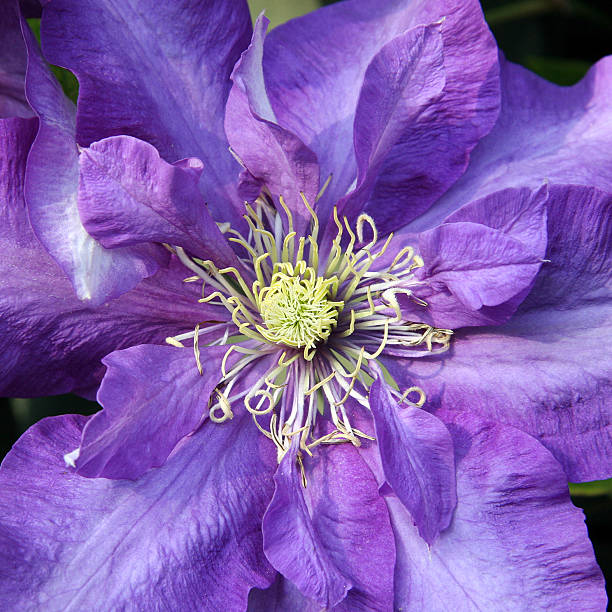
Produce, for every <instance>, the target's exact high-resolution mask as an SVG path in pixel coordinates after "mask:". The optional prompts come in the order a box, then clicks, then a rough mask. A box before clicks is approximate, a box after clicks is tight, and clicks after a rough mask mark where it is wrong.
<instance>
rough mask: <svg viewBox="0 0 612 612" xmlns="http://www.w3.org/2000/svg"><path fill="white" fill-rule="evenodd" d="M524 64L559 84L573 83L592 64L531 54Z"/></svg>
mask: <svg viewBox="0 0 612 612" xmlns="http://www.w3.org/2000/svg"><path fill="white" fill-rule="evenodd" d="M524 64H525V66H526V67H527V68H529V70H533V71H534V72H535V73H536V74H539V75H540V76H541V77H544V78H545V79H547V80H548V81H552V82H553V83H557V85H573V84H574V83H577V82H578V81H579V80H580V79H581V78H582V77H583V76H584V75H585V74H586V73H587V71H588V69H589V68H590V67H591V65H590V64H589V63H588V62H583V61H581V60H568V59H560V58H556V57H538V56H534V55H529V56H527V57H526V58H525V61H524Z"/></svg>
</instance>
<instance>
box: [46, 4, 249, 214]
mask: <svg viewBox="0 0 612 612" xmlns="http://www.w3.org/2000/svg"><path fill="white" fill-rule="evenodd" d="M82 32H87V36H86V37H83V36H82V35H81V33H82ZM41 36H42V43H43V49H44V52H45V56H46V57H47V58H48V59H49V61H50V62H52V63H54V64H57V65H59V66H64V67H66V68H69V69H70V70H71V71H72V72H74V73H75V74H76V76H77V77H78V79H79V84H80V89H79V104H78V114H77V141H78V143H79V144H80V145H81V146H87V145H89V144H91V143H92V142H93V141H95V140H100V139H102V138H106V137H108V136H116V135H119V134H127V135H130V136H134V137H136V138H140V139H141V140H146V141H147V142H150V143H151V144H152V145H154V146H155V148H157V150H158V151H159V152H160V153H161V155H162V157H164V159H166V160H167V161H169V162H174V161H177V160H179V159H183V158H187V157H198V158H199V159H201V160H203V162H204V166H205V171H204V172H203V174H202V183H201V185H202V190H203V193H204V196H205V198H206V201H207V202H208V204H209V206H210V207H211V212H212V214H213V217H215V218H216V219H217V220H219V221H227V220H228V217H230V216H232V217H235V218H237V219H240V218H241V214H242V213H241V212H240V204H241V202H240V201H236V193H235V187H234V184H235V181H236V178H237V176H238V171H239V166H238V164H236V162H235V161H234V160H233V159H232V157H231V155H230V154H229V152H228V148H227V147H228V145H227V140H226V138H225V134H224V131H223V115H224V108H225V102H226V100H227V95H228V93H229V89H230V80H229V76H230V73H231V71H232V68H233V66H234V64H235V63H236V61H237V60H238V58H239V56H240V53H241V52H242V51H243V50H244V49H245V48H246V47H247V45H248V44H249V39H250V37H251V18H250V15H249V10H248V7H247V3H246V2H245V1H244V0H213V1H212V2H204V3H203V2H201V1H200V0H187V1H185V2H162V3H160V2H158V1H157V0H146V1H145V2H143V1H142V0H138V1H136V0H126V1H124V2H119V3H116V2H112V1H111V0H104V1H103V2H99V1H97V0H95V1H94V0H60V1H59V2H56V1H54V2H52V3H50V4H49V5H48V6H46V7H45V9H44V11H43V19H42V27H41Z"/></svg>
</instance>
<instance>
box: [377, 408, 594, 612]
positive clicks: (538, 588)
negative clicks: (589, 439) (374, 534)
mask: <svg viewBox="0 0 612 612" xmlns="http://www.w3.org/2000/svg"><path fill="white" fill-rule="evenodd" d="M445 420H446V421H447V423H448V424H449V429H450V431H451V433H452V436H453V441H454V444H455V452H456V457H457V493H458V503H457V509H456V511H455V515H454V518H453V522H452V523H451V525H450V527H449V528H448V530H446V531H445V532H443V533H442V534H441V535H440V537H439V539H438V540H437V541H436V542H434V543H433V544H432V545H431V546H430V547H428V546H427V545H426V544H425V542H424V541H423V540H422V539H421V538H420V537H418V534H417V532H416V529H415V528H414V527H413V526H412V525H411V520H410V516H409V515H408V514H407V512H406V510H405V509H404V508H403V507H402V506H401V504H400V502H399V500H397V499H395V498H393V497H389V498H387V502H388V506H389V510H390V513H391V517H392V522H393V528H394V531H395V535H396V543H397V554H398V563H397V566H396V572H395V605H394V609H402V610H407V611H409V612H412V611H414V612H417V611H421V610H427V611H428V612H429V611H431V612H445V611H446V610H449V609H452V610H458V611H461V612H473V611H475V610H533V609H538V610H560V611H561V610H568V611H569V610H575V609H580V610H585V612H587V611H588V612H596V611H597V612H599V611H600V610H604V609H605V606H606V595H605V589H604V581H603V577H602V575H601V572H600V570H599V568H598V567H597V563H596V562H595V557H594V555H593V549H592V547H591V544H590V542H589V540H588V535H587V531H586V527H585V525H584V517H583V515H582V512H581V511H580V510H578V509H576V508H575V507H574V506H573V505H572V503H571V501H570V497H569V493H568V490H567V484H566V481H565V474H564V473H563V471H562V469H561V467H560V466H559V464H558V463H557V462H556V461H555V460H554V458H553V457H552V456H551V455H550V453H548V451H546V450H545V449H544V448H543V447H542V446H541V445H540V444H539V443H538V442H537V441H536V440H534V439H533V438H531V437H530V436H528V435H526V434H524V433H522V432H520V431H518V430H516V429H514V428H512V427H508V426H501V425H491V424H487V423H486V422H484V421H482V420H481V419H480V418H478V417H475V415H470V414H469V413H467V412H460V413H457V414H456V415H454V416H452V417H450V418H448V419H445Z"/></svg>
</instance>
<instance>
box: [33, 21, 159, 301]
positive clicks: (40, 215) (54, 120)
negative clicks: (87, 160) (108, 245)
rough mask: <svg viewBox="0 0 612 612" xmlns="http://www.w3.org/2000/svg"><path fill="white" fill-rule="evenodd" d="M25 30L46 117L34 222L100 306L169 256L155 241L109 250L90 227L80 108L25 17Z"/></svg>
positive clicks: (80, 288) (37, 158) (37, 146)
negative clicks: (83, 195)
mask: <svg viewBox="0 0 612 612" xmlns="http://www.w3.org/2000/svg"><path fill="white" fill-rule="evenodd" d="M23 32H24V36H25V38H26V42H27V46H28V72H27V82H26V93H27V96H28V100H29V102H30V104H31V105H32V108H34V110H35V111H36V113H37V114H38V116H39V120H40V127H39V131H38V134H37V136H36V140H35V141H34V144H33V145H32V149H31V152H30V155H29V157H28V165H27V172H26V184H25V197H26V201H27V204H28V213H29V217H30V222H31V224H32V227H33V229H34V231H35V233H36V235H37V236H38V238H39V239H40V241H41V242H42V243H43V245H44V246H45V248H46V249H47V251H49V253H50V254H51V256H52V257H53V258H54V259H55V260H56V261H57V262H58V264H59V265H60V267H61V268H62V270H64V272H65V274H66V275H67V276H68V278H70V280H71V281H72V283H73V285H74V288H75V291H76V293H77V295H78V296H79V298H80V299H82V300H87V301H88V302H90V303H91V304H92V305H94V306H97V305H99V304H101V303H103V302H105V301H107V300H109V299H112V298H115V297H117V296H119V295H121V294H122V293H125V292H126V291H129V290H130V289H132V288H133V287H134V286H136V285H137V284H138V283H139V282H140V281H141V280H142V279H143V278H146V277H147V276H151V275H152V274H154V273H155V271H156V270H157V269H158V268H159V266H160V264H163V263H165V262H166V261H167V257H166V255H165V254H164V253H163V252H162V251H159V250H158V248H157V247H152V246H149V245H140V246H137V247H130V248H124V249H115V250H113V251H108V250H106V249H104V248H103V247H102V246H101V245H100V244H98V243H97V242H96V241H95V240H94V239H93V238H92V237H91V236H89V234H87V232H86V231H85V228H84V227H83V225H82V224H81V220H80V219H79V214H78V210H77V187H78V180H79V165H78V163H79V162H78V149H77V145H76V142H75V139H74V110H75V109H74V106H73V105H72V102H70V101H69V100H68V99H67V98H66V97H65V96H64V94H63V92H62V90H61V87H60V86H59V83H58V82H57V81H56V80H55V78H54V76H53V75H52V74H51V72H50V71H49V69H48V68H47V66H46V65H45V64H44V62H43V60H42V57H41V56H40V51H39V49H38V45H37V43H36V40H35V39H34V35H33V34H32V32H31V31H30V29H29V28H28V27H27V25H25V23H24V25H23Z"/></svg>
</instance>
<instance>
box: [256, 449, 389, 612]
mask: <svg viewBox="0 0 612 612" xmlns="http://www.w3.org/2000/svg"><path fill="white" fill-rule="evenodd" d="M296 440H297V438H296ZM296 453H297V445H295V444H294V445H293V447H292V449H291V450H290V451H289V452H288V453H287V455H286V456H285V458H284V459H283V461H281V464H280V466H279V468H278V471H277V473H276V475H275V477H274V481H275V483H276V487H275V491H274V496H273V498H272V501H271V502H270V505H269V506H268V509H267V511H266V514H265V516H264V521H263V534H264V549H265V552H266V556H267V557H268V559H269V560H270V562H271V563H272V565H273V566H274V567H275V568H276V569H277V570H278V571H280V572H281V573H282V574H283V575H284V576H286V577H287V578H288V579H290V580H291V581H292V582H294V583H295V584H296V585H297V587H298V588H299V589H300V591H301V593H303V594H304V595H305V596H306V597H307V598H311V599H313V600H315V601H316V602H317V603H318V604H319V606H324V607H326V608H328V607H334V606H336V605H337V604H340V603H341V602H342V606H341V607H339V608H337V609H339V610H347V611H348V610H356V609H357V610H361V609H374V610H386V609H388V608H389V607H390V606H391V601H392V593H393V586H392V585H393V566H394V559H395V554H394V548H393V534H392V532H391V527H390V525H389V519H388V516H387V510H386V508H385V504H384V501H383V499H382V498H381V497H380V496H379V495H378V487H377V484H376V481H375V479H374V477H373V475H372V473H371V472H370V471H369V468H368V467H367V465H366V464H365V462H364V461H363V459H361V458H360V456H359V454H358V452H357V450H356V449H354V448H352V447H351V446H349V445H342V446H339V447H334V446H331V447H327V448H325V447H323V448H321V450H320V451H319V452H317V454H316V455H315V456H314V457H312V458H305V459H304V464H305V477H306V480H307V483H308V484H307V486H306V487H304V486H303V484H302V479H301V477H300V471H299V469H298V465H297V463H296ZM348 491H350V492H351V493H350V495H347V492H348ZM334 609H336V608H334Z"/></svg>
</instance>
